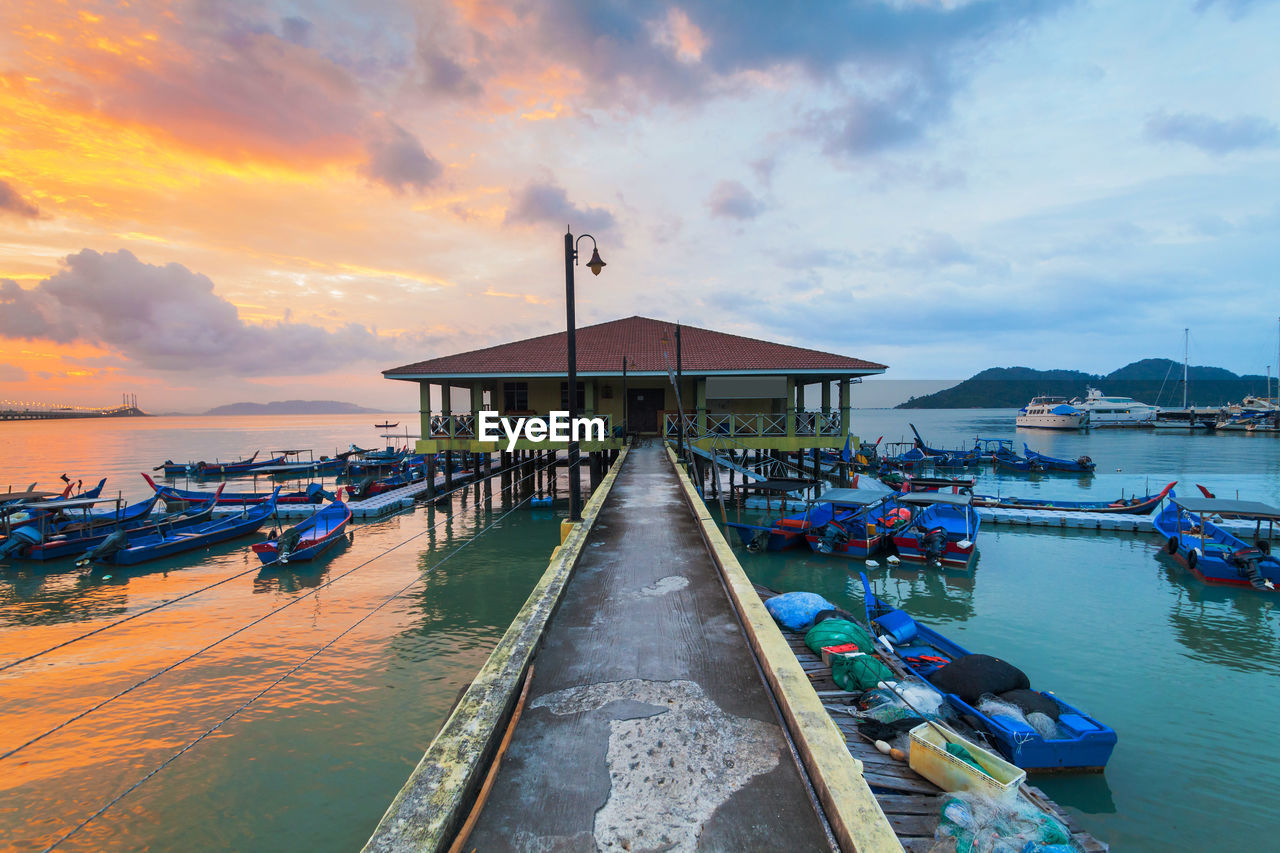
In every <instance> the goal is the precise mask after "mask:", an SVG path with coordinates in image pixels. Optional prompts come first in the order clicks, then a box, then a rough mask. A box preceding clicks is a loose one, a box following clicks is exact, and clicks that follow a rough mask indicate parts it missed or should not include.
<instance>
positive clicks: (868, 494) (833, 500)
mask: <svg viewBox="0 0 1280 853" xmlns="http://www.w3.org/2000/svg"><path fill="white" fill-rule="evenodd" d="M892 494H894V493H893V492H882V491H879V490H878V489H828V490H827V491H825V492H823V493H822V496H821V497H820V498H818V500H817V501H816V502H817V503H823V504H840V505H842V506H871V505H872V504H878V503H880V501H882V500H884V499H885V498H887V497H889V496H890V495H892Z"/></svg>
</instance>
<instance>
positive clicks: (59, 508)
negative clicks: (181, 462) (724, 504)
mask: <svg viewBox="0 0 1280 853" xmlns="http://www.w3.org/2000/svg"><path fill="white" fill-rule="evenodd" d="M158 500H159V496H158V495H152V496H151V497H150V498H149V499H147V500H145V501H141V502H139V503H135V504H130V505H128V506H125V504H124V501H123V500H120V499H118V498H108V499H103V498H69V499H67V500H62V501H49V502H47V504H48V509H47V510H44V511H42V512H40V513H39V514H37V515H35V516H33V517H31V518H29V519H27V520H26V521H25V522H24V523H23V524H21V525H20V526H16V527H14V526H12V524H11V523H6V524H5V525H4V527H5V528H6V529H7V532H8V536H7V538H6V539H5V540H4V541H3V542H0V558H4V557H21V558H23V559H28V560H40V561H44V560H52V559H56V558H58V557H71V556H75V555H76V554H82V553H84V551H85V549H86V548H92V547H93V546H94V545H97V544H98V543H99V542H102V541H103V540H104V539H106V538H107V537H108V536H110V535H111V534H112V533H114V532H116V531H117V530H129V529H134V528H140V527H142V526H144V525H146V524H150V523H153V522H154V519H153V518H152V517H151V511H152V510H153V509H154V508H155V505H156V502H157V501H158ZM106 503H114V504H115V505H116V506H115V509H113V510H105V511H97V512H95V511H94V508H95V507H96V506H98V505H100V504H106ZM204 516H205V517H206V518H207V517H208V513H205V514H204ZM192 523H195V522H194V521H193V522H192Z"/></svg>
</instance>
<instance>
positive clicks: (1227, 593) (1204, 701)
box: [714, 410, 1280, 851]
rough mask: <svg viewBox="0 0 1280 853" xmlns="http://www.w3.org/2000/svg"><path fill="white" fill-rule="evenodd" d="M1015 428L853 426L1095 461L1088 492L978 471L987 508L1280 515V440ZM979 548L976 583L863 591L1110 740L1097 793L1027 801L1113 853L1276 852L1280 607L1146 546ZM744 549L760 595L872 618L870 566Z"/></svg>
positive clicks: (1061, 786) (895, 415)
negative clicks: (1143, 508)
mask: <svg viewBox="0 0 1280 853" xmlns="http://www.w3.org/2000/svg"><path fill="white" fill-rule="evenodd" d="M1013 417H1014V412H1013V411H1012V410H1009V411H992V410H965V411H895V410H887V411H886V410H864V411H856V412H855V413H854V422H855V425H856V432H857V433H858V434H859V435H860V436H862V437H863V438H866V439H868V440H870V441H874V440H875V439H876V437H877V436H879V435H884V436H885V441H886V442H888V441H898V440H900V439H902V438H904V437H906V438H909V437H910V435H911V432H910V429H909V428H908V426H907V423H908V422H914V423H915V424H916V426H917V427H918V428H919V429H920V432H921V433H922V434H923V436H924V438H925V440H926V441H927V442H928V443H929V444H930V446H934V447H942V448H960V447H969V446H972V444H973V439H974V437H975V436H979V435H980V436H983V437H995V438H1012V439H1014V440H1015V442H1016V444H1015V446H1016V448H1017V449H1018V451H1019V452H1022V441H1024V440H1025V441H1027V442H1028V443H1029V444H1030V445H1031V447H1032V449H1034V450H1039V451H1041V452H1043V453H1047V454H1049V455H1052V456H1061V457H1067V458H1072V459H1074V458H1076V457H1077V456H1080V455H1082V454H1087V455H1089V456H1091V457H1092V458H1093V459H1094V460H1095V461H1096V462H1097V463H1098V474H1097V475H1096V476H1094V477H1091V478H1078V477H1073V476H1070V475H1041V476H1033V477H1028V476H1027V475H1004V474H1002V475H998V476H997V475H994V474H992V473H991V472H990V471H989V470H988V471H984V472H983V473H982V474H980V475H979V487H980V488H979V490H980V491H984V492H990V493H995V492H997V491H1000V492H1002V493H1004V494H1010V495H1025V496H1035V495H1041V496H1053V497H1059V498H1064V499H1067V498H1074V499H1078V500H1092V499H1104V498H1111V497H1114V496H1118V495H1119V494H1120V493H1121V490H1123V491H1124V493H1125V494H1126V495H1128V494H1132V493H1134V492H1135V491H1136V492H1138V493H1139V494H1145V493H1147V492H1148V491H1158V490H1159V489H1161V488H1163V487H1164V485H1165V484H1166V483H1168V482H1169V481H1171V480H1178V481H1179V485H1178V487H1177V488H1178V490H1179V491H1180V492H1182V493H1187V492H1195V486H1194V485H1193V484H1194V483H1202V484H1204V485H1205V486H1207V487H1208V488H1210V489H1211V490H1212V491H1214V492H1216V494H1217V495H1218V497H1223V498H1225V497H1235V496H1236V494H1237V491H1238V493H1239V496H1240V497H1241V498H1249V499H1254V500H1262V501H1266V502H1267V503H1270V504H1272V505H1273V506H1280V438H1277V437H1274V436H1262V435H1257V436H1250V435H1241V434H1234V435H1232V434H1222V435H1187V434H1177V435H1166V434H1158V435H1157V434H1153V433H1152V432H1150V431H1145V430H1095V431H1093V432H1092V433H1088V434H1086V433H1060V434H1054V433H1051V432H1046V431H1041V430H1016V429H1015V428H1014V427H1013ZM730 513H733V510H732V509H730ZM714 514H715V515H717V516H718V514H719V511H718V508H715V509H714ZM754 515H756V514H754V513H753V514H750V515H748V514H746V513H744V516H743V517H744V519H750V518H751V517H753V516H754ZM731 518H732V515H731ZM733 539H734V540H735V542H736V539H737V537H733ZM977 541H978V551H979V555H978V557H977V560H976V566H975V567H974V568H973V569H972V571H970V572H967V573H965V572H955V571H950V570H948V571H944V572H939V571H937V570H925V569H920V568H906V569H894V570H889V569H887V568H885V567H884V566H883V564H882V567H881V568H879V569H875V570H870V571H868V576H869V577H870V579H871V580H872V582H873V585H874V587H875V589H876V590H877V592H878V593H879V594H881V595H882V596H884V597H886V598H888V599H889V600H891V601H893V602H895V603H897V604H900V605H901V606H902V607H904V608H906V609H907V610H908V611H909V612H911V613H912V614H913V615H915V616H916V617H917V618H919V619H920V620H922V621H924V622H926V623H927V624H929V625H930V626H932V627H935V628H938V629H940V630H941V631H942V632H943V633H944V634H947V635H948V636H951V637H953V638H954V639H956V640H957V641H958V642H960V643H961V644H962V645H964V646H966V647H967V648H969V649H970V650H971V651H983V652H989V653H992V654H997V655H999V656H1001V657H1004V658H1007V659H1008V660H1010V661H1012V662H1013V663H1014V664H1016V665H1018V666H1019V667H1020V668H1022V669H1023V670H1025V671H1026V672H1027V674H1028V675H1029V676H1030V678H1031V683H1032V686H1035V687H1039V688H1041V689H1051V690H1054V691H1055V692H1057V693H1059V694H1061V695H1062V696H1063V697H1064V698H1066V699H1067V700H1068V701H1070V702H1072V703H1073V704H1076V705H1078V706H1081V707H1083V708H1084V709H1086V710H1088V711H1089V712H1091V713H1092V714H1093V715H1095V716H1096V717H1098V718H1099V719H1101V720H1103V721H1105V722H1107V723H1108V724H1110V725H1111V726H1113V727H1114V728H1115V729H1116V732H1117V733H1118V735H1119V740H1120V742H1119V744H1118V745H1117V747H1116V750H1115V754H1114V755H1113V756H1112V758H1111V762H1110V764H1109V765H1108V766H1107V770H1106V773H1105V775H1102V776H1035V777H1033V783H1034V784H1036V785H1039V786H1040V787H1042V788H1043V789H1044V790H1045V791H1046V792H1047V793H1048V794H1049V795H1050V796H1052V797H1053V798H1055V799H1056V800H1057V801H1058V802H1059V803H1061V804H1063V805H1065V806H1067V807H1068V808H1070V810H1071V811H1072V813H1073V814H1074V815H1076V816H1078V818H1079V822H1080V824H1081V825H1083V826H1084V827H1085V828H1087V829H1089V830H1091V831H1092V832H1094V833H1095V834H1096V835H1097V836H1098V837H1100V838H1102V839H1103V840H1105V841H1108V842H1110V843H1111V844H1112V849H1114V850H1117V851H1129V850H1149V851H1164V850H1271V849H1275V847H1276V833H1277V832H1278V831H1280V800H1277V798H1276V797H1275V796H1274V792H1275V791H1277V790H1280V731H1277V730H1276V728H1275V727H1277V726H1280V689H1277V687H1278V682H1277V680H1276V679H1277V677H1278V676H1280V644H1278V641H1280V614H1278V613H1277V610H1276V605H1277V603H1278V602H1280V599H1278V598H1277V594H1275V593H1272V594H1270V595H1267V594H1262V593H1258V592H1254V591H1252V590H1237V589H1227V588H1224V587H1220V586H1206V585H1205V584H1203V583H1201V582H1200V581H1199V580H1197V579H1196V578H1195V577H1193V576H1192V575H1191V573H1190V572H1188V571H1187V570H1186V569H1184V568H1182V567H1181V566H1180V565H1179V564H1177V563H1176V562H1174V561H1173V560H1171V559H1170V558H1169V557H1167V556H1166V555H1165V554H1164V553H1163V551H1162V550H1161V547H1160V546H1161V544H1162V542H1161V540H1160V539H1159V538H1158V537H1157V536H1156V535H1154V534H1132V533H1126V534H1119V533H1114V532H1102V531H1075V532H1063V531H1057V532H1055V531H1050V530H1047V529H1044V528H1041V529H1037V530H1036V531H1035V532H1028V531H1027V530H1026V529H1017V528H1009V527H996V526H989V527H985V528H983V530H982V532H981V533H980V535H979V538H978V540H977ZM735 547H737V546H736V545H735ZM737 550H738V553H739V555H740V559H741V561H742V564H743V566H744V567H746V569H747V572H748V574H750V575H751V577H752V578H753V579H754V580H755V581H756V582H758V583H762V584H765V585H767V586H770V587H772V588H774V589H778V590H784V591H786V590H809V591H813V592H818V593H821V594H822V595H825V596H826V597H827V598H828V599H830V600H831V601H833V602H835V603H837V604H839V605H841V606H844V607H846V608H857V609H858V610H860V609H861V607H862V588H861V584H860V582H859V580H858V575H857V572H858V571H859V570H860V569H862V568H863V564H862V563H861V562H858V561H853V560H840V559H831V558H826V557H818V556H816V555H814V554H812V553H811V552H808V551H798V550H793V551H786V552H782V553H775V554H751V553H748V552H746V550H745V549H742V548H740V547H738V548H737ZM904 565H905V564H904ZM855 612H857V610H855Z"/></svg>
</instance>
